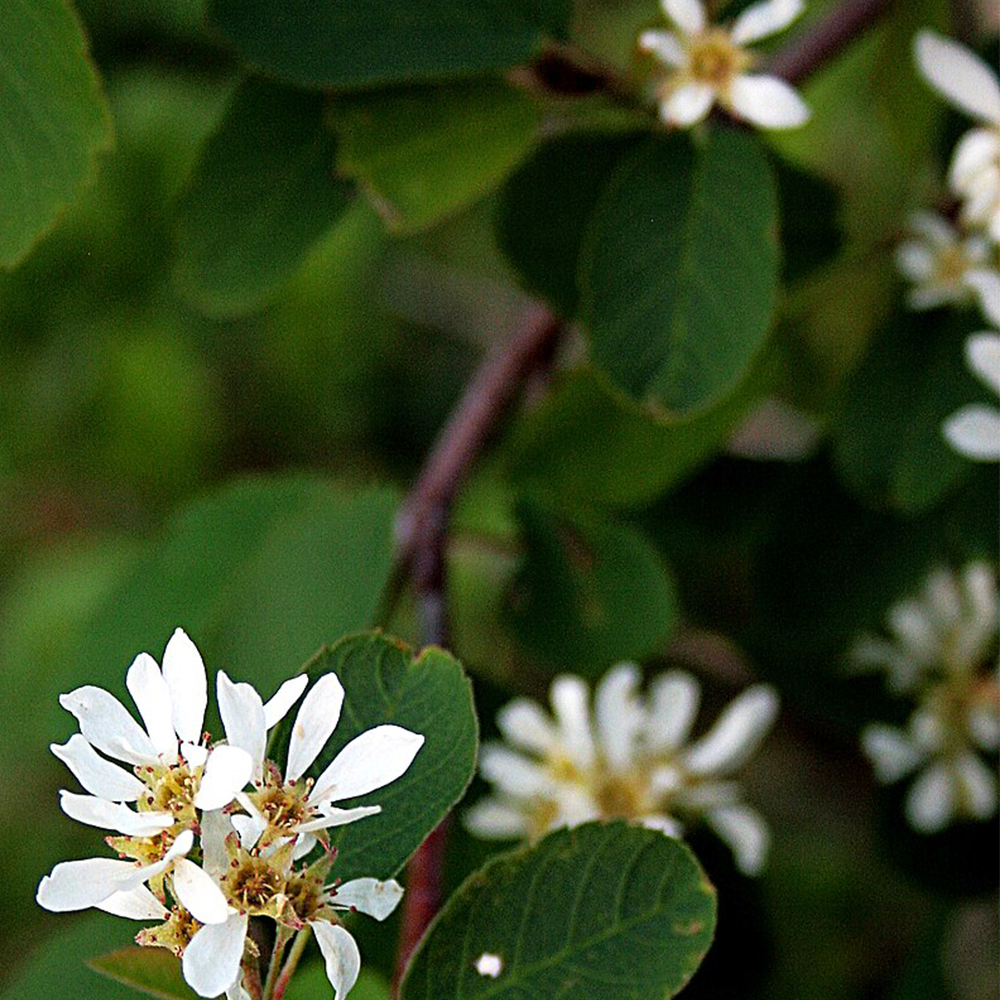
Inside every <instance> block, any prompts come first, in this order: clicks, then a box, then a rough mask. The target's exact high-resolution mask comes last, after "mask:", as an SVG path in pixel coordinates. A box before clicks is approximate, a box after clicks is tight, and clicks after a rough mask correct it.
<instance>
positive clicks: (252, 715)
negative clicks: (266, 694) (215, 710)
mask: <svg viewBox="0 0 1000 1000" xmlns="http://www.w3.org/2000/svg"><path fill="white" fill-rule="evenodd" d="M216 696H217V697H218V699H219V714H220V715H221V716H222V725H223V726H224V727H225V730H226V739H227V740H228V741H229V745H230V746H234V747H239V748H240V749H241V750H246V752H247V753H248V754H250V759H251V760H252V761H253V780H254V781H259V780H260V779H261V776H262V775H263V773H264V751H265V749H266V747H267V722H266V720H265V718H264V703H263V702H262V701H261V698H260V695H259V694H257V692H256V691H255V690H254V689H253V687H251V686H250V685H249V684H234V683H233V682H232V681H231V680H230V679H229V678H228V677H227V676H226V672H225V671H224V670H220V671H219V674H218V677H217V678H216Z"/></svg>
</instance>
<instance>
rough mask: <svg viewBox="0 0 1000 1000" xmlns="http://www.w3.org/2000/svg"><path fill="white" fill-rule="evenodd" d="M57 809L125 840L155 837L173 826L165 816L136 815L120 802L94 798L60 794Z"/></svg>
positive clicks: (161, 814) (92, 796)
mask: <svg viewBox="0 0 1000 1000" xmlns="http://www.w3.org/2000/svg"><path fill="white" fill-rule="evenodd" d="M59 805H60V806H61V807H62V811H63V812H64V813H66V815H67V816H69V818H70V819H75V820H76V821H77V822H78V823H86V824H87V825H88V826H96V827H98V828H100V829H101V830H117V831H118V833H123V834H125V836H126V837H155V836H156V834H158V833H162V832H163V831H164V830H166V829H167V828H168V827H171V826H173V825H174V817H173V816H172V815H171V814H170V813H168V812H136V811H135V810H134V809H129V807H128V806H126V805H124V804H122V803H121V802H109V801H108V800H107V799H99V798H97V797H96V796H94V795H77V794H76V792H67V791H61V792H60V793H59Z"/></svg>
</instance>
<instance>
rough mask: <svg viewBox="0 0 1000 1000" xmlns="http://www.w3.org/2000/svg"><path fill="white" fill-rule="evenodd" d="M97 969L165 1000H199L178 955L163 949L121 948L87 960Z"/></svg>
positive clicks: (116, 979)
mask: <svg viewBox="0 0 1000 1000" xmlns="http://www.w3.org/2000/svg"><path fill="white" fill-rule="evenodd" d="M87 964H88V965H89V966H90V967H91V968H92V969H93V970H94V971H95V972H100V973H101V975H103V976H107V977H108V978H109V979H113V980H114V981H115V982H118V983H124V984H125V985H126V986H131V987H133V988H134V989H137V990H138V991H139V992H140V993H146V994H148V995H149V996H153V997H161V998H162V1000H197V994H196V993H195V992H194V990H192V989H191V988H190V987H189V986H188V985H187V983H185V982H184V977H183V976H182V975H181V963H180V961H179V960H178V958H177V956H176V955H174V954H173V953H172V952H169V951H166V950H165V949H163V948H122V949H121V950H120V951H113V952H111V954H110V955H100V956H99V957H98V958H92V959H91V960H90V961H89V962H88V963H87Z"/></svg>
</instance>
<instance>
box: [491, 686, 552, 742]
mask: <svg viewBox="0 0 1000 1000" xmlns="http://www.w3.org/2000/svg"><path fill="white" fill-rule="evenodd" d="M497 726H498V727H499V729H500V732H501V733H502V734H503V738H504V739H505V740H506V741H507V742H508V743H509V744H510V745H511V746H513V747H517V748H518V749H519V750H530V751H532V752H533V753H537V754H550V753H553V752H554V751H555V750H556V748H557V747H558V745H559V736H558V733H557V731H556V727H555V726H554V725H553V724H552V720H551V719H550V718H549V717H548V716H547V715H546V714H545V712H544V710H543V709H542V707H541V706H540V705H538V704H537V703H536V702H533V701H531V700H529V699H528V698H515V699H514V700H513V701H511V702H508V703H507V704H506V705H504V707H503V708H501V709H500V711H499V712H498V713H497Z"/></svg>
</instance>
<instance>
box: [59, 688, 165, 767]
mask: <svg viewBox="0 0 1000 1000" xmlns="http://www.w3.org/2000/svg"><path fill="white" fill-rule="evenodd" d="M59 704H60V705H62V707H63V708H65V709H66V711H67V712H69V713H70V714H71V715H74V716H75V717H76V720H77V722H79V723H80V732H81V733H83V735H84V736H85V737H86V738H87V740H88V741H89V742H90V743H91V744H92V745H93V746H95V747H96V748H97V749H98V750H100V751H102V752H103V753H106V754H107V755H108V756H109V757H115V758H117V759H118V760H124V761H127V762H128V763H129V764H150V763H156V761H157V755H156V748H155V747H154V746H153V744H152V741H151V740H150V738H149V737H148V736H147V735H146V733H145V731H144V730H143V728H142V727H141V726H140V725H139V723H138V722H136V721H135V719H133V718H132V716H131V715H129V714H128V712H127V711H126V710H125V706H124V705H122V703H121V702H120V701H119V700H118V699H117V698H116V697H115V696H114V695H112V694H109V693H108V692H107V691H105V690H104V689H103V688H99V687H94V686H93V685H92V684H87V685H85V686H84V687H78V688H77V689H76V690H75V691H70V692H69V694H64V695H60V696H59Z"/></svg>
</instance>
